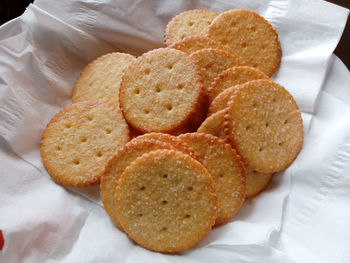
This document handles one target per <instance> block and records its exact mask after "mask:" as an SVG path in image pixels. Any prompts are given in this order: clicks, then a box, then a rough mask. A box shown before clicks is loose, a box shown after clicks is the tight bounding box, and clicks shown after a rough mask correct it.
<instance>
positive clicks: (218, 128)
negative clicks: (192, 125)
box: [197, 109, 226, 140]
mask: <svg viewBox="0 0 350 263" xmlns="http://www.w3.org/2000/svg"><path fill="white" fill-rule="evenodd" d="M225 114H226V112H225V109H223V110H220V111H218V112H215V113H214V114H212V115H210V116H209V117H207V118H206V119H205V120H204V122H203V123H202V124H201V126H200V127H199V128H198V130H197V132H200V133H206V134H211V135H214V136H216V137H219V138H221V139H223V140H226V133H225V127H224V122H225Z"/></svg>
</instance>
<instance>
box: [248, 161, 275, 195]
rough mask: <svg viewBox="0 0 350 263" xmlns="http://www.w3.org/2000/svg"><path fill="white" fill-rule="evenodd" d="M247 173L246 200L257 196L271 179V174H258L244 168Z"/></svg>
mask: <svg viewBox="0 0 350 263" xmlns="http://www.w3.org/2000/svg"><path fill="white" fill-rule="evenodd" d="M246 171H247V195H246V199H247V198H251V197H254V196H256V195H258V194H259V193H260V192H261V191H262V190H264V188H266V187H267V186H268V185H269V183H270V181H271V178H272V175H273V174H270V173H269V174H266V173H259V172H256V171H254V170H253V169H251V168H249V167H246Z"/></svg>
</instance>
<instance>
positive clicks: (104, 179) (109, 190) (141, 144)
mask: <svg viewBox="0 0 350 263" xmlns="http://www.w3.org/2000/svg"><path fill="white" fill-rule="evenodd" d="M160 149H166V150H175V149H176V148H175V147H174V146H172V145H170V144H168V143H165V142H161V141H157V140H154V139H151V138H143V139H138V140H135V139H133V140H131V141H130V142H128V143H127V144H126V145H125V146H124V147H123V148H122V149H120V150H119V151H118V152H117V153H116V154H115V155H113V157H112V158H111V159H110V160H109V162H108V165H107V166H106V168H105V171H104V173H103V174H102V176H101V184H100V193H101V199H102V203H103V206H104V208H105V210H106V212H107V214H108V215H109V217H110V218H111V220H112V221H113V222H114V224H115V225H116V226H117V227H119V228H121V225H120V223H119V221H118V217H117V215H116V210H115V206H116V201H115V198H114V195H115V189H116V187H117V185H118V180H119V179H120V176H121V175H122V173H123V172H124V170H125V168H126V167H128V166H129V165H130V164H131V163H132V162H133V161H134V160H136V158H137V157H140V156H141V155H143V154H145V153H148V152H151V151H155V150H160Z"/></svg>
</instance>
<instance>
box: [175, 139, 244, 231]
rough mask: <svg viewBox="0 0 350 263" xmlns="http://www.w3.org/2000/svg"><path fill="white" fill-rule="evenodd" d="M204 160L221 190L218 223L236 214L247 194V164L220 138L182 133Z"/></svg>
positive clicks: (218, 189) (219, 193) (216, 222)
mask: <svg viewBox="0 0 350 263" xmlns="http://www.w3.org/2000/svg"><path fill="white" fill-rule="evenodd" d="M179 138H180V139H181V140H184V141H185V142H186V143H187V144H188V145H190V146H191V147H192V148H193V149H194V150H195V152H196V153H197V154H198V155H199V156H200V157H201V158H202V159H203V162H202V163H203V165H204V166H205V167H206V168H207V170H208V172H209V173H210V174H211V176H212V177H213V179H214V182H215V184H216V188H217V191H218V215H217V218H216V221H215V225H220V224H222V223H224V222H226V221H227V220H229V219H230V218H231V217H233V216H234V215H235V214H236V213H237V211H238V209H239V208H240V207H241V206H242V204H243V201H244V200H245V195H246V191H247V188H246V175H245V168H244V164H243V162H242V161H241V158H240V156H239V155H238V154H237V153H236V151H235V150H234V149H232V148H231V146H230V145H229V144H227V143H225V142H224V141H223V140H220V139H219V138H217V137H215V136H212V135H209V134H204V133H196V132H195V133H187V134H182V135H180V136H179Z"/></svg>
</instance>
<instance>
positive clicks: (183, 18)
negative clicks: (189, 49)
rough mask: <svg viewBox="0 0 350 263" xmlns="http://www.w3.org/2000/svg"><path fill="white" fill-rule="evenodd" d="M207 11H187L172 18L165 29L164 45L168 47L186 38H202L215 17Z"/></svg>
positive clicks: (215, 14)
mask: <svg viewBox="0 0 350 263" xmlns="http://www.w3.org/2000/svg"><path fill="white" fill-rule="evenodd" d="M217 15H218V14H217V13H214V12H211V11H208V10H201V9H195V10H187V11H185V12H182V13H180V14H178V15H177V16H175V17H173V19H171V20H170V21H169V23H168V25H167V27H166V28H165V32H164V44H165V46H170V45H172V44H174V43H176V42H179V41H181V40H183V39H185V38H186V37H195V36H204V35H205V34H206V33H207V31H208V26H209V25H210V23H211V22H212V21H213V19H214V18H215V17H216V16H217Z"/></svg>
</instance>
